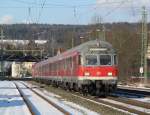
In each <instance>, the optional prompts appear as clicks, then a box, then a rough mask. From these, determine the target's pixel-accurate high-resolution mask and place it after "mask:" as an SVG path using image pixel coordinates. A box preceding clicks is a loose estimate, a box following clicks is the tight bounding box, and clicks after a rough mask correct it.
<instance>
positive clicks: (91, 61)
mask: <svg viewBox="0 0 150 115" xmlns="http://www.w3.org/2000/svg"><path fill="white" fill-rule="evenodd" d="M86 65H97V56H96V55H87V56H86Z"/></svg>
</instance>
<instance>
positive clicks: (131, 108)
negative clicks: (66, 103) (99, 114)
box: [71, 92, 150, 115]
mask: <svg viewBox="0 0 150 115" xmlns="http://www.w3.org/2000/svg"><path fill="white" fill-rule="evenodd" d="M71 94H72V96H75V97H78V98H81V99H85V100H87V101H90V102H93V103H96V104H103V105H104V106H107V107H110V108H111V107H112V108H113V109H118V110H119V111H124V112H126V111H128V112H129V113H133V114H140V115H149V114H150V104H149V103H146V102H141V101H137V100H132V99H130V98H127V97H121V96H120V97H119V96H114V95H113V96H108V97H107V98H96V97H94V96H87V97H84V96H82V95H81V94H79V93H75V92H72V93H71ZM128 95H129V94H128ZM137 96H138V97H139V95H137ZM140 96H141V95H140Z"/></svg>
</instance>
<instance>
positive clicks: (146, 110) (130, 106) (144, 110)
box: [100, 99, 150, 114]
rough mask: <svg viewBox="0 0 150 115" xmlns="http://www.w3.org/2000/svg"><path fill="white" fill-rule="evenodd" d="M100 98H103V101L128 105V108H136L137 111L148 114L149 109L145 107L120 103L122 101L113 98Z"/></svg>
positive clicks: (149, 112)
mask: <svg viewBox="0 0 150 115" xmlns="http://www.w3.org/2000/svg"><path fill="white" fill-rule="evenodd" d="M100 100H103V101H106V102H110V103H115V104H117V105H120V106H124V107H128V108H133V109H135V110H138V111H141V112H145V113H147V114H150V109H146V108H142V107H138V106H134V105H130V104H126V103H122V102H119V101H115V100H111V99H100Z"/></svg>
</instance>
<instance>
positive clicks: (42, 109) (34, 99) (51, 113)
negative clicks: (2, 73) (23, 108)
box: [16, 82, 63, 115]
mask: <svg viewBox="0 0 150 115" xmlns="http://www.w3.org/2000/svg"><path fill="white" fill-rule="evenodd" d="M16 83H17V85H18V86H19V87H20V88H23V89H21V90H22V92H23V93H24V94H25V95H26V96H28V101H29V102H30V104H31V105H32V107H33V109H34V112H35V113H36V115H63V113H61V112H60V111H59V110H57V109H56V108H55V107H53V106H52V105H50V104H49V103H48V102H46V101H45V100H43V99H41V98H40V97H39V96H37V95H36V94H35V93H34V92H32V91H31V90H30V89H26V88H25V86H24V85H23V84H21V83H19V82H16Z"/></svg>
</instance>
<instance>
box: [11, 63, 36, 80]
mask: <svg viewBox="0 0 150 115" xmlns="http://www.w3.org/2000/svg"><path fill="white" fill-rule="evenodd" d="M34 63H35V62H13V63H12V66H11V76H12V77H14V78H21V77H28V76H31V72H32V71H31V70H32V65H33V64H34Z"/></svg>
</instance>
